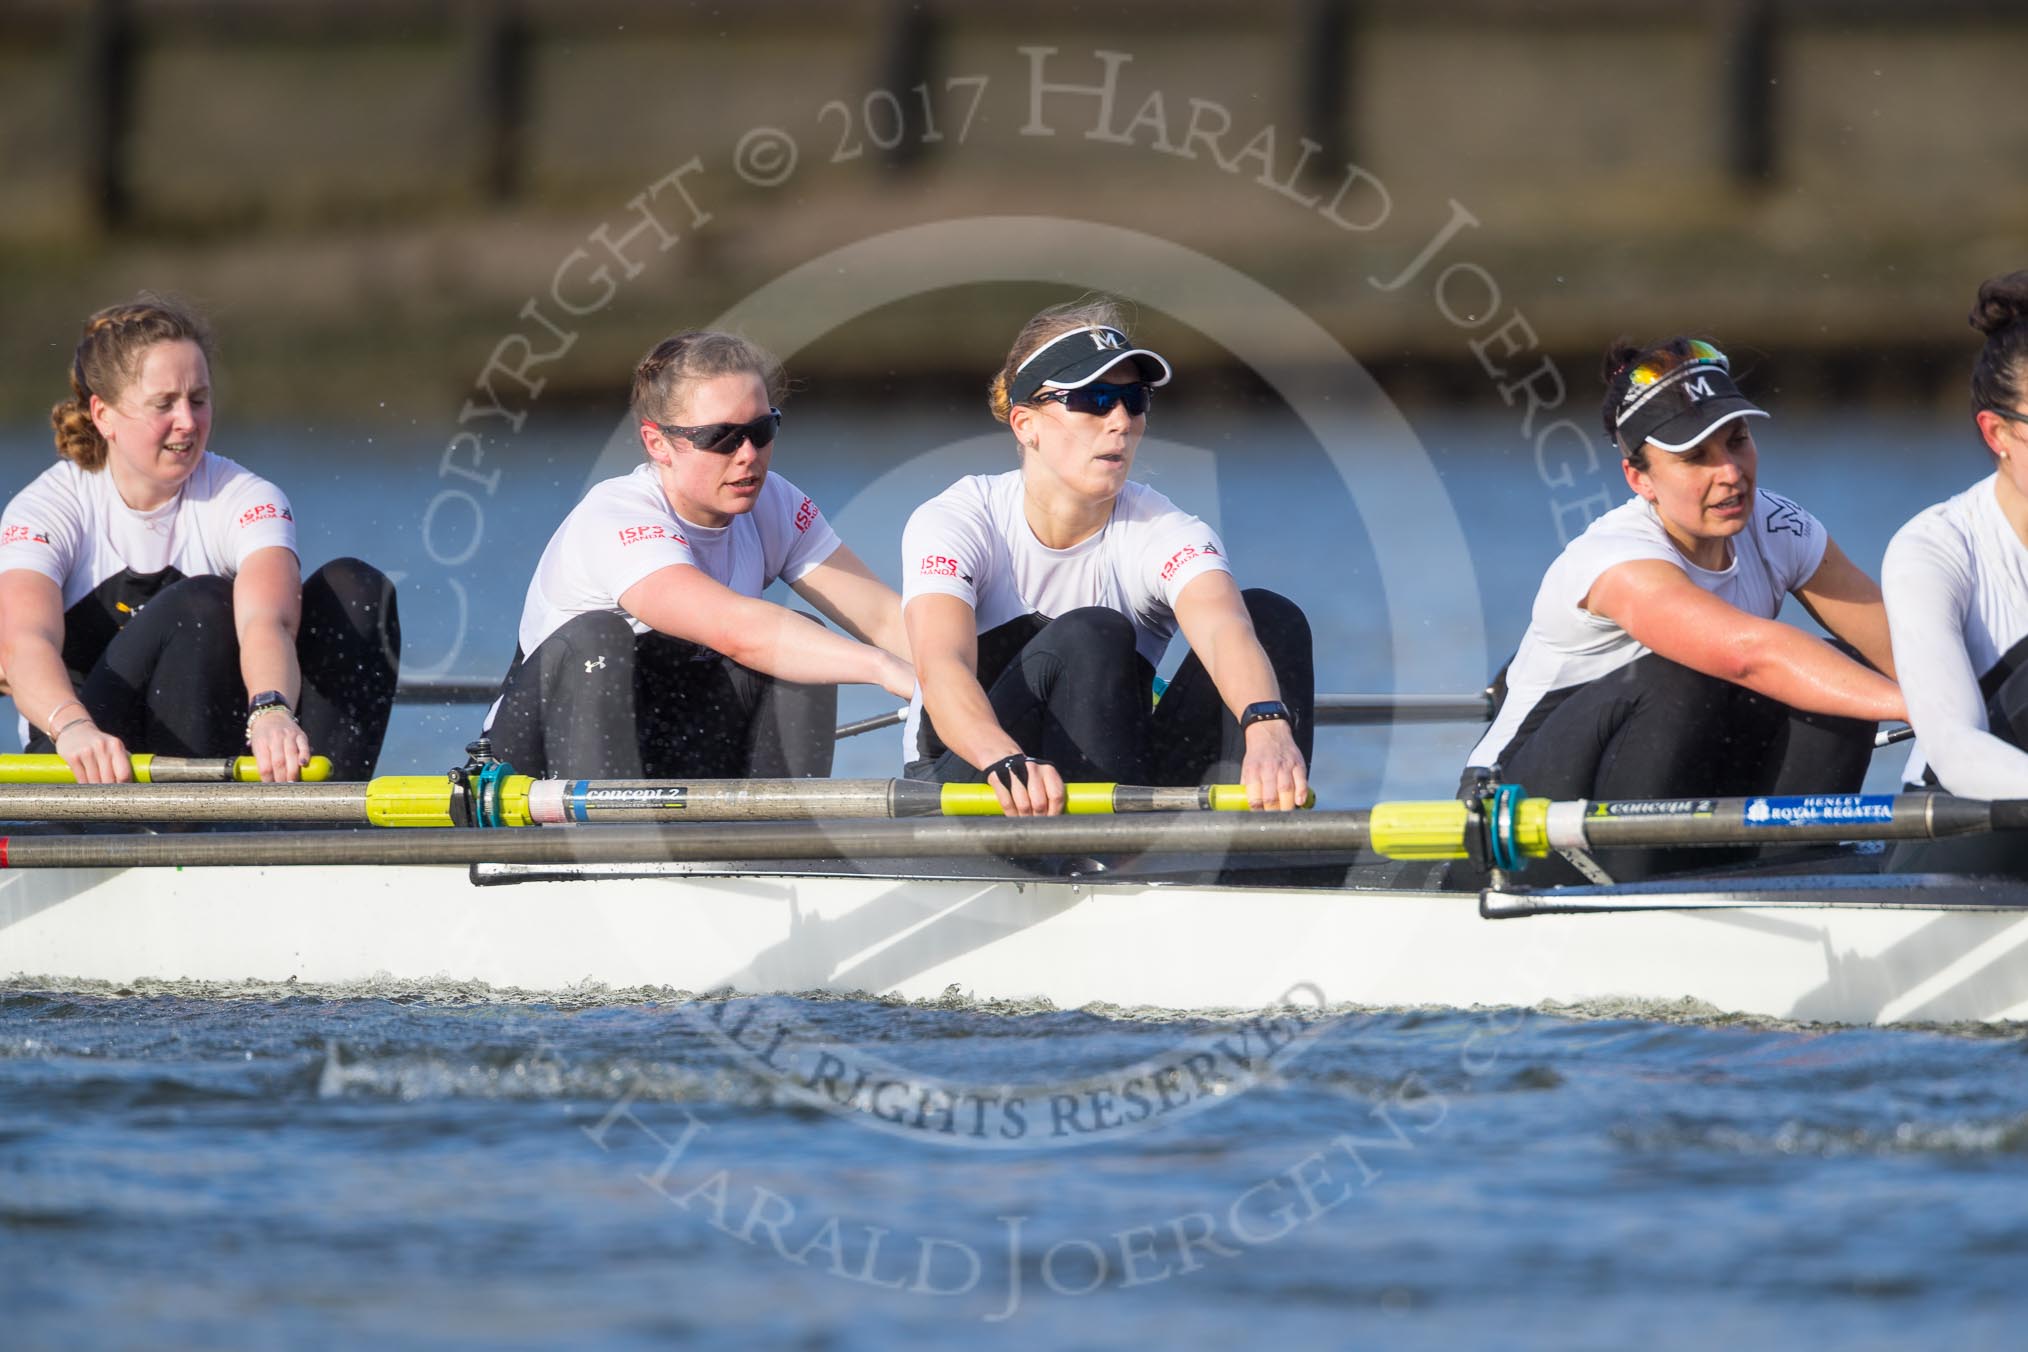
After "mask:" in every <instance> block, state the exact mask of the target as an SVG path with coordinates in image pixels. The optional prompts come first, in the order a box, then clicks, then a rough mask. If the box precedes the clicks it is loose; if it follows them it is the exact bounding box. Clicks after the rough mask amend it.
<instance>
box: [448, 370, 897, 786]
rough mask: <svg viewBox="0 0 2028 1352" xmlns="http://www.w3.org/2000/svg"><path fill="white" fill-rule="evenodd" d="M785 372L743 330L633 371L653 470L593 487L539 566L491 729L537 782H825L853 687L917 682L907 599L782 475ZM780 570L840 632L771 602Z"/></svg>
mask: <svg viewBox="0 0 2028 1352" xmlns="http://www.w3.org/2000/svg"><path fill="white" fill-rule="evenodd" d="M782 389H783V378H782V371H781V366H780V363H778V362H777V361H776V360H775V358H774V357H773V356H772V355H771V354H769V353H768V352H767V351H766V350H765V349H763V348H761V347H759V346H757V345H755V344H754V343H751V342H749V341H747V340H746V339H744V338H741V337H739V336H737V335H734V334H729V333H715V332H704V331H692V332H687V333H680V334H677V335H675V336H673V337H671V338H668V339H665V340H664V341H663V342H661V343H659V344H658V345H657V346H656V347H655V348H654V350H653V351H651V352H650V353H649V354H648V355H647V356H646V357H645V358H644V359H643V360H642V361H641V363H640V365H639V366H638V367H637V368H636V369H635V372H634V381H633V391H632V396H631V400H630V411H631V415H632V417H633V420H634V423H635V432H636V435H637V436H638V438H639V441H640V444H641V450H642V454H643V456H644V460H643V462H642V463H641V464H640V465H638V466H636V467H635V469H634V470H633V472H632V473H629V474H625V475H621V476H620V477H618V478H614V479H607V480H605V481H603V482H601V483H597V484H594V485H593V486H592V487H591V488H590V489H589V490H588V491H587V492H586V493H585V496H584V498H583V500H582V501H580V502H579V503H578V505H577V506H576V507H575V508H573V509H572V510H571V512H570V514H569V515H568V516H566V517H565V518H564V521H563V524H562V525H561V526H559V527H558V528H557V530H556V533H555V535H554V536H552V537H551V539H550V541H549V545H548V547H547V548H546V549H545V550H544V551H543V553H542V558H541V561H540V562H539V563H538V564H537V565H536V569H535V576H534V578H533V579H532V580H531V581H530V583H529V587H528V594H527V599H526V601H525V602H524V604H523V607H522V612H521V624H520V630H519V634H518V638H519V647H518V650H517V652H516V654H515V659H514V665H513V666H512V668H511V669H510V670H509V671H508V673H507V677H506V679H505V681H504V682H503V683H502V686H501V695H500V698H499V700H498V701H496V702H495V704H494V706H493V709H492V711H491V712H490V713H489V715H488V718H487V727H486V733H487V736H488V737H489V738H490V740H491V742H492V745H493V753H494V755H496V756H497V757H499V758H500V759H501V760H504V761H506V762H507V763H509V764H511V765H512V766H514V768H515V769H516V770H518V771H520V772H521V773H523V774H531V775H538V776H541V775H550V776H562V777H568V778H581V779H608V778H610V779H638V778H642V777H649V778H657V779H665V778H674V777H694V778H743V777H748V776H759V777H766V778H797V777H804V776H818V775H828V774H829V773H830V772H831V758H832V751H833V743H834V738H835V727H836V724H837V709H838V692H837V687H838V686H839V685H840V684H845V683H855V682H856V683H863V684H870V685H878V686H881V687H883V688H884V689H886V690H888V691H889V692H890V693H892V694H894V695H895V696H897V697H900V698H905V697H907V695H908V694H909V692H910V691H911V690H912V689H913V686H914V677H913V673H912V671H911V669H910V667H909V664H908V643H907V638H906V635H905V633H904V631H903V628H902V623H901V599H900V597H898V596H897V595H896V594H895V593H894V591H893V589H892V588H890V587H888V586H887V585H886V584H885V583H883V582H881V581H880V580H879V579H878V578H877V577H875V576H874V574H873V572H872V570H871V569H869V568H868V567H867V566H866V565H865V564H864V563H863V562H861V561H860V559H859V557H858V556H857V555H856V554H854V553H853V552H852V550H851V549H850V548H848V547H847V546H846V545H845V543H844V542H843V541H842V540H840V539H839V538H838V535H837V533H836V532H835V531H833V530H832V529H831V525H830V523H829V522H828V521H827V520H825V518H824V514H823V512H822V511H821V510H819V509H818V507H817V505H816V503H815V502H813V501H812V500H811V499H810V498H809V497H808V496H807V495H805V494H804V493H803V492H802V490H800V489H798V488H797V487H796V486H795V485H794V484H792V483H790V482H789V481H788V480H787V479H784V478H783V477H782V476H781V475H779V474H775V473H773V472H772V471H771V469H770V465H771V462H772V459H773V454H774V450H775V444H776V438H777V434H778V433H779V431H780V429H781V424H782V413H781V409H780V407H779V404H780V402H781V396H782ZM777 578H779V579H781V580H782V581H784V582H785V583H787V584H788V586H789V587H790V588H791V589H792V590H793V591H795V592H796V594H797V595H798V596H799V597H801V598H802V599H803V600H805V601H807V602H809V603H810V604H811V605H812V606H814V607H815V608H816V609H817V610H818V611H819V612H821V613H822V614H823V615H824V616H825V617H826V618H828V619H829V620H831V621H832V622H833V623H835V624H836V625H837V626H838V627H839V629H842V630H843V631H844V632H843V633H840V632H838V630H834V629H831V628H828V627H826V626H825V625H824V624H822V623H821V622H819V621H817V620H815V619H813V618H811V617H810V616H807V615H804V614H801V613H799V612H797V611H794V610H791V609H789V608H788V607H786V606H780V605H776V604H774V603H773V602H771V601H765V600H762V599H761V595H762V593H763V592H765V591H766V590H767V588H768V587H769V586H770V585H771V584H773V583H774V581H775V580H776V579H777Z"/></svg>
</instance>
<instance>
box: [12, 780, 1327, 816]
mask: <svg viewBox="0 0 2028 1352" xmlns="http://www.w3.org/2000/svg"><path fill="white" fill-rule="evenodd" d="M1065 790H1066V795H1067V800H1068V802H1067V806H1068V811H1069V812H1070V813H1071V814H1073V815H1076V816H1091V815H1112V814H1121V813H1137V812H1186V811H1211V812H1244V811H1246V808H1247V801H1246V790H1245V788H1243V787H1242V786H1240V785H1237V784H1214V785H1210V786H1207V787H1201V788H1200V787H1182V788H1155V787H1144V786H1138V785H1132V784H1070V785H1066V786H1065ZM474 795H477V796H479V797H481V798H483V800H484V805H485V806H484V814H483V816H480V815H479V814H478V812H477V811H476V810H473V809H470V808H469V807H468V804H469V803H470V800H471V798H472V797H473V796H474ZM1315 802H1316V797H1315V795H1314V794H1313V795H1311V797H1310V802H1309V803H1308V804H1305V806H1310V805H1313V804H1314V803H1315ZM998 815H1000V802H999V799H998V798H997V797H995V795H994V793H993V790H992V789H991V788H989V787H988V786H986V785H984V784H930V783H925V782H922V781H920V780H911V779H727V780H692V781H688V782H677V781H671V780H585V779H532V778H530V777H529V776H527V775H503V776H501V777H500V779H499V781H498V783H497V785H487V784H483V783H478V784H476V785H475V787H474V788H472V789H470V790H467V789H465V788H463V787H461V786H459V785H458V784H456V783H454V782H453V781H452V780H451V778H450V777H448V776H445V775H389V776H384V777H382V778H379V779H375V780H371V781H369V782H367V783H356V782H354V783H335V784H334V783H324V784H260V785H251V784H250V785H244V786H242V785H237V784H194V783H184V784H177V785H173V786H171V785H160V784H158V785H154V786H150V787H148V788H137V787H136V786H134V785H131V784H76V785H67V786H65V787H63V788H61V789H48V788H40V787H33V786H27V785H20V786H13V785H5V784H0V820H4V821H129V822H169V821H204V822H234V821H270V822H324V823H329V824H334V825H354V826H366V825H371V826H424V827H449V826H452V825H456V824H460V823H469V822H472V821H474V820H475V819H477V820H479V821H480V822H482V823H483V824H489V825H499V826H553V825H576V824H587V823H599V824H610V823H615V822H686V821H687V822H713V821H720V822H722V821H818V820H830V821H836V820H852V819H866V818H883V817H982V816H998Z"/></svg>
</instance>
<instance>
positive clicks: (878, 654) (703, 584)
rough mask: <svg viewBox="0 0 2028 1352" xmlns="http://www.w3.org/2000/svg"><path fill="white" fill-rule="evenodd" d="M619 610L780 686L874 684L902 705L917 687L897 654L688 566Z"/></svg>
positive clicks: (648, 581) (641, 585)
mask: <svg viewBox="0 0 2028 1352" xmlns="http://www.w3.org/2000/svg"><path fill="white" fill-rule="evenodd" d="M620 606H621V608H622V609H624V610H625V611H626V612H627V613H628V614H630V615H634V616H637V617H639V618H640V619H641V620H642V621H643V622H644V623H645V624H647V625H648V626H649V627H650V628H653V629H656V630H659V631H661V632H662V633H664V634H668V635H670V636H672V637H674V638H680V639H685V640H687V641H689V642H691V643H696V644H701V645H702V646H704V647H706V648H710V649H711V650H712V651H713V652H719V653H723V654H725V655H726V656H727V657H730V658H731V659H732V660H733V661H735V662H737V663H739V664H740V665H741V666H743V667H746V668H748V669H750V670H753V671H758V672H761V673H762V674H763V675H767V676H773V677H775V678H776V679H777V680H783V681H794V682H796V683H798V684H801V685H847V684H865V685H877V686H880V687H882V688H883V689H885V690H886V691H887V692H888V693H889V694H892V695H895V696H897V697H898V698H902V699H906V698H907V697H908V696H909V695H910V694H911V693H912V692H913V691H914V688H915V677H914V673H913V672H911V671H910V670H909V666H908V664H907V663H906V662H903V661H901V660H900V659H898V658H896V657H895V656H894V655H893V654H892V653H889V652H884V651H882V650H881V649H879V648H876V647H873V646H872V645H871V644H866V643H861V642H859V641H858V640H857V639H854V638H848V637H847V636H846V635H844V634H839V633H834V632H833V631H831V630H829V629H826V628H825V627H824V626H823V625H821V624H819V623H817V622H816V621H815V620H813V619H810V618H809V617H808V616H804V615H798V614H797V613H796V612H795V611H793V610H790V609H788V608H787V607H786V606H778V605H776V604H775V603H774V602H772V601H761V600H756V599H755V598H753V597H751V596H742V595H740V594H739V593H738V592H736V591H734V590H732V588H730V587H727V586H725V585H724V584H723V583H720V582H718V581H717V580H715V579H713V578H711V577H709V576H707V575H706V574H705V573H704V572H703V571H702V570H700V569H697V568H694V567H692V566H691V565H690V564H687V563H676V564H671V565H670V566H668V567H667V568H658V569H656V570H655V571H654V572H652V573H650V574H648V576H646V577H644V578H642V579H641V580H640V581H639V582H636V583H635V584H634V585H633V586H631V587H629V588H627V589H626V591H624V592H622V593H621V594H620Z"/></svg>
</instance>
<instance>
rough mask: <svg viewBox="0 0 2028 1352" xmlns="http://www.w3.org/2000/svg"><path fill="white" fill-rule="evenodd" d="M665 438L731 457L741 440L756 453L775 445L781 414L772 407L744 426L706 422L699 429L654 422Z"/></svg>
mask: <svg viewBox="0 0 2028 1352" xmlns="http://www.w3.org/2000/svg"><path fill="white" fill-rule="evenodd" d="M655 426H656V427H657V428H659V429H660V430H661V433H662V435H663V436H665V437H680V438H682V439H683V440H684V441H687V442H689V443H690V444H691V445H692V446H694V447H696V448H697V449H698V450H700V451H716V452H718V453H719V454H720V455H731V454H732V453H733V452H734V451H737V450H738V449H739V443H740V442H742V441H751V442H752V443H753V448H754V449H755V450H757V451H758V450H761V449H763V448H765V447H767V446H769V445H771V444H772V443H773V442H774V439H775V433H776V432H778V431H780V430H781V426H782V411H781V410H780V409H778V408H771V409H769V410H768V411H767V412H765V413H763V414H761V415H760V416H759V417H758V418H755V419H754V420H753V421H752V422H743V423H705V424H704V425H703V426H701V427H680V426H678V425H677V424H675V423H656V424H655Z"/></svg>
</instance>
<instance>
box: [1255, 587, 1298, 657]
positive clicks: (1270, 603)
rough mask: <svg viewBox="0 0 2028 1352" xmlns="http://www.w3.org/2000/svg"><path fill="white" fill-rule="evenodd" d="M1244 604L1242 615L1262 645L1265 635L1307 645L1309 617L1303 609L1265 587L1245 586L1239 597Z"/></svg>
mask: <svg viewBox="0 0 2028 1352" xmlns="http://www.w3.org/2000/svg"><path fill="white" fill-rule="evenodd" d="M1239 596H1240V599H1241V600H1242V601H1244V602H1246V613H1247V614H1248V615H1249V616H1251V617H1252V619H1253V628H1254V632H1255V633H1256V634H1258V635H1260V637H1261V639H1262V641H1263V642H1265V641H1266V639H1267V637H1268V635H1270V634H1278V635H1282V636H1285V637H1287V638H1288V639H1290V640H1292V641H1297V642H1300V643H1301V644H1302V645H1303V646H1304V647H1308V646H1309V644H1310V617H1309V616H1308V615H1305V614H1304V613H1303V608H1302V607H1301V606H1299V605H1297V604H1296V603H1295V602H1294V601H1291V600H1290V599H1289V598H1288V597H1286V596H1283V595H1282V594H1281V593H1280V592H1273V591H1269V590H1268V589H1267V588H1265V587H1248V588H1247V589H1246V590H1245V591H1243V592H1241V593H1240V594H1239Z"/></svg>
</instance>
